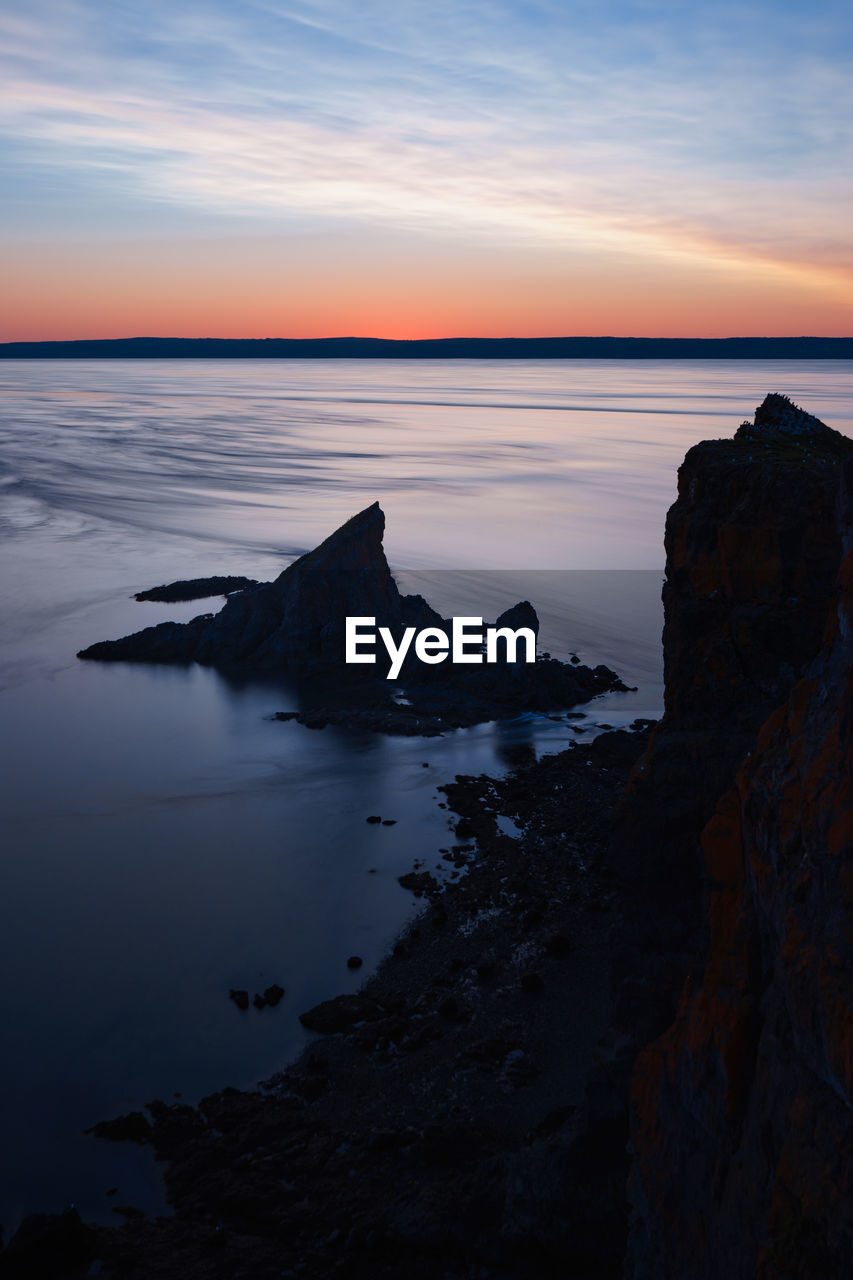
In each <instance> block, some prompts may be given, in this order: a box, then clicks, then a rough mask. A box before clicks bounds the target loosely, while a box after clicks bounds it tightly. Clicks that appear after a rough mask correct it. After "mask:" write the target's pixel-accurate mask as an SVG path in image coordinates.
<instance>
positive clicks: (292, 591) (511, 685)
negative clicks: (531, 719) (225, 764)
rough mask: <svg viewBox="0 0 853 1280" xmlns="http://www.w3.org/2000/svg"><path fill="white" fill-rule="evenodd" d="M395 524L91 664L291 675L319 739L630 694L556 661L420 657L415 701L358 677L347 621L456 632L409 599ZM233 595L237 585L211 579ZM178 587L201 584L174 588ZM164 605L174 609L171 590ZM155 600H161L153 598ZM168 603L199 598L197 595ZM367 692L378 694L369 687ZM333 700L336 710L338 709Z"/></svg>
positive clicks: (524, 619) (351, 534) (345, 538)
mask: <svg viewBox="0 0 853 1280" xmlns="http://www.w3.org/2000/svg"><path fill="white" fill-rule="evenodd" d="M384 529H385V516H384V514H383V512H382V510H381V508H380V506H379V504H378V503H377V502H374V503H373V505H372V506H370V507H368V508H366V510H364V511H361V512H359V514H358V515H356V516H353V518H352V519H351V520H348V521H347V523H346V524H344V525H342V526H341V528H340V529H338V530H337V531H336V532H335V533H333V534H332V535H331V537H329V538H327V539H326V541H325V542H323V543H322V544H321V545H320V546H319V547H317V548H316V549H315V550H314V551H310V552H308V554H307V555H304V556H302V557H301V558H300V559H299V560H296V561H295V562H294V563H293V564H291V565H289V566H288V567H287V568H286V569H285V570H284V571H283V572H282V573H281V574H279V576H278V577H277V578H276V580H275V581H274V582H268V583H261V584H260V585H255V586H251V587H249V588H247V589H245V590H240V591H236V592H235V593H234V594H231V595H229V596H228V599H227V602H226V604H225V605H224V607H223V608H222V609H221V610H220V612H219V613H217V614H211V613H207V614H202V615H200V616H199V617H197V618H193V619H192V621H191V622H187V623H177V622H164V623H161V624H160V625H159V626H156V627H147V628H146V629H145V630H144V631H138V632H136V633H135V634H134V635H130V636H124V637H123V638H122V639H120V640H106V641H101V642H100V643H98V644H93V645H90V646H89V648H88V649H84V650H83V651H82V652H81V653H79V654H78V657H80V658H88V659H95V660H98V661H101V662H172V663H176V662H177V663H187V662H199V663H203V664H206V665H208V666H216V667H219V668H222V669H223V670H225V671H227V672H230V673H237V674H244V673H254V672H264V673H275V672H286V673H288V674H289V675H291V676H295V677H297V678H305V677H308V678H309V680H308V681H307V682H306V683H303V688H302V692H303V696H304V699H305V704H306V705H304V706H303V707H301V708H300V710H299V711H293V712H281V713H279V717H278V718H279V719H283V720H290V719H296V720H299V721H300V722H301V723H303V724H307V725H309V727H312V728H323V727H324V726H325V725H327V724H341V725H350V726H352V727H355V728H359V729H365V730H368V731H377V732H378V731H381V732H387V733H407V734H423V733H428V734H435V733H441V732H443V731H444V730H446V729H451V728H459V727H461V726H464V725H471V724H477V723H479V722H481V721H483V720H489V719H497V718H500V717H506V716H512V715H517V714H518V713H519V712H521V711H533V710H540V711H547V710H551V709H556V708H560V707H563V708H565V707H571V706H575V705H576V704H577V703H580V702H586V701H589V699H590V698H593V697H595V695H596V694H599V693H603V692H605V691H608V690H624V689H625V686H624V685H623V684H622V683H621V681H620V680H619V678H618V676H617V675H616V673H615V672H613V671H610V670H609V668H607V667H605V666H603V665H599V666H597V667H595V668H589V667H585V666H575V665H571V664H569V663H563V662H559V661H557V660H556V659H553V658H549V657H547V656H543V657H541V658H540V659H539V660H537V661H536V662H535V663H526V662H524V661H522V660H521V657H520V655H519V656H518V660H517V661H512V662H511V661H508V657H509V655H508V654H506V652H505V651H502V650H501V648H500V646H499V647H498V658H499V661H498V662H497V663H495V664H485V663H484V664H482V665H481V666H479V667H477V666H469V665H461V664H460V665H458V666H457V665H456V664H454V663H453V662H452V661H450V660H447V661H445V662H444V663H441V664H440V665H433V666H430V665H427V664H424V663H421V662H419V661H418V660H417V659H416V658H415V657H414V655H413V651H412V650H410V652H409V656H408V657H407V658H406V661H405V663H404V665H403V668H402V673H401V681H402V684H403V686H404V687H405V692H406V694H407V699H406V702H405V704H400V703H399V702H398V701H396V700H395V698H394V697H393V692H394V690H395V689H396V690H399V688H400V685H399V684H396V685H395V683H394V682H392V681H386V680H385V678H384V677H385V672H386V669H387V663H386V665H385V666H383V665H382V661H381V659H380V660H378V661H377V663H376V664H375V665H355V666H349V667H346V666H345V664H344V653H345V622H346V619H347V617H370V618H374V619H375V625H376V627H387V628H389V630H390V631H391V632H392V633H393V635H394V637H395V638H396V639H397V640H398V641H399V638H400V636H401V634H402V632H403V631H404V629H405V628H406V627H414V628H416V629H418V630H419V629H421V628H423V627H439V628H441V629H442V630H444V631H445V632H449V630H450V625H449V623H448V622H446V621H444V620H443V619H442V618H441V615H440V614H438V613H437V612H436V611H435V610H434V609H432V608H431V607H430V605H429V604H427V602H426V600H424V599H423V597H422V596H419V595H411V596H404V595H401V594H400V592H399V590H398V589H397V584H396V582H395V581H394V578H393V576H392V574H391V570H390V569H389V567H388V562H387V560H386V559H385V552H384V550H383V547H382V537H383V533H384ZM199 581H200V582H202V583H203V584H205V583H207V584H209V583H211V582H213V583H215V584H218V585H219V586H220V588H221V586H222V584H223V583H227V582H229V581H231V580H229V579H202V580H199ZM173 586H174V587H176V588H186V587H190V588H192V587H193V583H192V582H190V583H177V584H173ZM157 590H158V594H157V598H158V599H165V598H167V597H166V596H164V595H163V594H162V592H163V591H166V592H170V591H171V588H159V589H157ZM146 595H147V598H153V597H152V593H146ZM168 598H187V597H186V596H185V595H184V596H180V597H176V596H173V595H170V596H168ZM496 625H497V626H499V627H511V628H512V629H514V630H515V629H517V628H519V627H529V628H530V629H531V630H532V631H533V634H534V636H536V635H538V632H539V619H538V617H537V615H536V610H535V609H534V608H533V606H532V605H531V604H530V602H529V601H527V600H524V601H521V602H520V603H519V604H516V605H514V606H513V607H512V608H511V609H507V610H506V611H505V612H504V613H502V614H501V615H500V617H499V618H498V621H497V624H496ZM365 686H367V688H365ZM330 699H331V700H330Z"/></svg>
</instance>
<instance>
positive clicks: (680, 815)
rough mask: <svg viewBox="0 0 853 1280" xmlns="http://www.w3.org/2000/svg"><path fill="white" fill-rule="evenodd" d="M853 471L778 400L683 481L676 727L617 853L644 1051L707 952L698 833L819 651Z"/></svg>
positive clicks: (625, 821) (846, 450)
mask: <svg viewBox="0 0 853 1280" xmlns="http://www.w3.org/2000/svg"><path fill="white" fill-rule="evenodd" d="M850 457H853V440H850V439H848V438H847V437H846V436H843V435H841V434H840V433H839V432H837V431H833V430H832V429H831V428H829V427H827V426H825V425H824V424H823V423H821V422H819V421H818V419H816V418H813V417H811V416H810V415H809V414H807V413H804V412H803V411H802V410H799V409H797V408H796V406H794V405H792V404H791V402H790V401H789V400H787V399H786V398H785V397H783V396H777V395H770V396H768V397H767V398H766V399H765V401H764V403H763V404H762V405H761V406H760V408H759V409H758V410H757V411H756V415H755V422H754V423H744V424H743V425H742V426H741V427H740V429H739V430H738V431H737V433H736V435H735V437H734V439H733V440H710V441H705V442H704V443H702V444H699V445H696V446H695V447H694V448H692V449H691V450H690V451H689V452H688V454H687V456H686V458H685V460H684V462H683V464H682V466H681V468H680V469H679V473H678V498H677V501H676V502H675V503H674V504H673V506H672V507H671V508H670V511H669V513H668V515H667V521H666V534H665V545H666V581H665V584H664V591H663V599H664V619H665V621H664V633H663V647H664V676H665V713H664V716H663V719H662V720H661V722H660V724H659V725H658V727H657V729H656V730H655V732H654V733H653V735H652V740H651V742H650V744H649V748H648V750H647V752H646V753H645V755H644V757H643V759H642V760H641V761H640V762H639V764H638V766H637V768H636V769H635V770H634V772H633V774H632V777H631V780H630V782H629V786H628V789H627V791H626V795H625V797H624V799H623V802H622V804H621V806H620V813H619V816H618V818H617V824H616V837H615V842H614V850H615V852H614V858H615V863H616V867H617V871H618V874H619V876H620V880H621V883H622V885H623V889H624V890H625V896H626V899H627V901H628V902H629V903H630V904H631V906H630V909H629V911H628V912H627V914H626V920H625V942H626V947H625V949H624V952H623V954H622V956H621V964H622V972H621V973H620V974H619V978H620V991H621V995H620V1000H621V1002H622V1004H623V1006H624V1016H625V1021H626V1026H628V1027H629V1028H630V1029H631V1031H632V1033H633V1034H634V1035H635V1036H636V1035H639V1036H640V1037H641V1038H642V1039H649V1038H651V1036H653V1035H655V1034H658V1033H659V1032H660V1031H661V1030H662V1029H663V1027H664V1026H665V1025H666V1023H667V1022H668V1021H669V1019H670V1018H671V1017H672V1015H673V1013H674V1010H675V1002H676V1000H677V997H678V992H679V989H680V985H681V980H682V979H683V977H684V974H685V972H686V969H687V967H689V966H690V965H692V964H693V962H694V958H695V952H696V948H697V940H698V945H700V946H701V945H702V940H701V933H702V927H703V920H704V915H705V911H704V903H703V896H702V872H701V870H700V858H699V852H698V851H699V836H700V833H701V830H702V828H703V827H704V825H705V823H706V822H707V821H708V819H709V818H710V817H711V814H712V812H713V810H714V806H715V805H716V802H717V800H718V799H719V798H720V796H721V795H722V794H723V792H724V791H726V790H727V789H728V788H729V787H730V786H731V785H732V783H733V781H734V778H735V773H736V771H737V768H738V766H739V765H740V762H741V761H742V760H743V759H744V757H745V755H746V753H747V752H748V751H750V750H752V748H753V747H754V745H755V739H756V735H757V733H758V730H759V728H760V726H761V725H762V724H763V722H764V721H765V720H766V719H767V717H768V715H770V713H771V712H772V711H773V710H774V709H775V708H776V707H778V706H779V705H780V704H781V703H782V702H783V701H784V699H785V698H786V697H787V695H788V693H789V692H790V690H791V688H792V687H793V685H794V683H795V682H796V681H797V680H798V679H799V677H800V676H801V675H802V674H803V673H804V672H805V670H806V668H807V666H808V664H809V663H810V662H811V661H812V660H813V659H814V658H815V657H816V655H817V653H818V651H819V650H820V647H821V643H822V637H823V632H824V626H825V622H826V618H827V615H828V612H829V610H830V607H831V606H832V604H833V602H834V599H835V589H836V587H835V584H836V578H837V574H838V569H839V565H840V562H841V555H842V538H841V532H840V529H839V523H838V518H837V504H838V490H839V477H840V472H841V466H842V463H843V461H844V459H845V458H850ZM634 995H636V996H637V999H636V1001H634ZM641 1024H642V1025H641Z"/></svg>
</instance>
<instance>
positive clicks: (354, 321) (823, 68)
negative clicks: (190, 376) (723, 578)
mask: <svg viewBox="0 0 853 1280" xmlns="http://www.w3.org/2000/svg"><path fill="white" fill-rule="evenodd" d="M851 62H853V6H851V5H850V4H849V0H845V3H836V2H835V0H815V2H814V3H812V4H810V5H805V4H803V3H802V0H795V2H792V0H758V2H755V3H751V2H750V0H743V2H741V3H728V2H727V0H720V2H717V0H685V2H684V3H682V2H681V0H668V2H663V3H660V2H656V0H589V2H587V0H430V2H429V3H421V2H420V0H417V2H413V0H358V2H357V3H356V2H355V0H350V2H346V0H296V2H294V3H290V2H289V0H145V3H140V2H139V0H27V3H26V4H23V3H14V4H9V3H8V2H7V4H6V5H5V6H3V8H2V9H0V193H2V194H0V277H2V281H3V284H2V303H0V340H4V341H8V340H20V339H53V338H77V337H127V336H133V335H139V334H160V335H175V336H192V337H199V336H219V337H323V336H332V335H344V334H347V335H348V334H361V335H371V336H382V337H391V338H418V337H447V336H463V335H477V336H509V335H516V336H537V335H544V334H563V335H580V334H584V335H588V334H618V335H631V334H633V335H641V336H661V335H672V336H696V337H715V336H729V335H749V334H768V335H773V334H795V335H797V334H825V335H851V334H853V241H851V234H850V233H851V227H853V66H851Z"/></svg>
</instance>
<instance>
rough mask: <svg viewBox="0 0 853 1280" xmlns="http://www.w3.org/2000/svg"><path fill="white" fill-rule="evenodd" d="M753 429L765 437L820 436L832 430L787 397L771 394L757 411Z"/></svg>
mask: <svg viewBox="0 0 853 1280" xmlns="http://www.w3.org/2000/svg"><path fill="white" fill-rule="evenodd" d="M752 429H753V431H756V432H757V431H761V432H762V433H763V434H765V435H785V436H804V435H812V434H815V433H816V434H820V433H821V432H823V431H828V430H829V429H830V428H829V427H827V425H826V423H824V422H821V420H820V418H816V417H815V416H814V414H811V413H806V411H805V409H801V408H800V406H799V405H798V404H794V402H793V400H789V399H788V397H787V396H780V395H777V394H776V393H775V392H771V393H770V395H768V396H765V397H764V402H763V403H762V404H760V405H759V406H758V408H757V409H756V410H755V422H754V424H753V428H752Z"/></svg>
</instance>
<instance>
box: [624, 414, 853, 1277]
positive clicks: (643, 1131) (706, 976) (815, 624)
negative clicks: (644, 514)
mask: <svg viewBox="0 0 853 1280" xmlns="http://www.w3.org/2000/svg"><path fill="white" fill-rule="evenodd" d="M736 442H737V443H736V445H735V449H736V451H737V452H736V454H735V459H736V461H735V462H734V465H732V464H731V463H730V464H729V466H728V467H725V466H721V467H720V468H719V469H718V470H717V472H716V474H715V473H714V471H713V469H712V467H709V466H708V464H707V454H706V466H705V469H704V473H703V474H702V477H701V480H700V482H699V485H697V486H696V488H695V489H694V497H693V503H694V505H693V507H692V511H691V513H690V516H691V518H687V512H686V511H684V512H683V513H682V516H681V518H678V517H677V518H676V520H674V521H673V524H672V526H671V527H672V529H673V531H675V532H676V538H675V539H674V545H673V546H672V547H671V550H672V551H673V552H674V551H675V547H678V548H679V549H680V551H679V554H680V556H681V557H682V558H681V561H680V563H679V564H678V565H677V567H676V566H674V568H676V573H675V574H674V575H673V578H672V579H671V587H670V589H669V597H668V601H667V626H668V627H670V625H671V624H672V629H671V633H670V647H669V652H668V664H669V666H668V682H669V684H668V691H667V716H666V717H665V719H664V722H663V724H662V725H661V727H660V729H659V730H658V731H656V734H655V735H654V736H653V739H652V743H651V745H650V748H649V752H648V753H647V758H646V760H645V761H644V765H645V772H650V771H652V772H653V773H654V775H655V777H656V778H657V780H658V786H659V788H660V786H661V784H662V783H664V782H665V777H662V774H661V769H662V764H661V757H660V755H659V756H658V759H657V760H655V759H654V752H655V749H656V739H657V751H658V752H660V750H661V747H662V746H663V745H665V742H662V739H664V734H665V732H667V731H668V732H669V733H673V732H674V731H675V729H676V728H677V727H681V726H684V727H683V728H682V730H681V733H682V737H681V741H682V744H683V743H684V742H685V741H690V740H694V741H695V740H696V736H697V735H698V734H699V733H700V732H701V725H702V724H703V721H704V725H705V734H706V750H707V752H708V756H709V759H710V762H711V769H710V775H709V777H708V780H707V782H706V785H705V788H704V791H703V792H702V795H701V799H702V804H701V805H700V804H698V803H696V801H695V800H694V809H693V819H692V821H691V824H690V826H689V827H688V829H687V832H686V835H687V839H686V840H683V841H682V845H681V852H682V855H683V857H684V858H685V859H691V858H693V857H694V854H695V852H696V846H695V845H694V836H693V832H694V830H695V820H696V818H698V817H699V816H700V814H701V812H702V809H703V807H704V805H705V804H706V803H707V801H708V799H709V798H710V794H711V791H712V790H713V787H715V786H720V784H721V782H722V783H727V784H728V785H727V786H723V787H721V790H722V791H723V792H724V794H722V796H720V797H719V798H718V800H717V803H716V806H715V807H714V812H713V814H712V816H710V820H709V821H708V822H707V824H706V825H705V828H704V831H703V832H702V836H701V860H699V859H696V862H695V865H696V867H697V868H698V869H699V872H700V873H701V875H702V877H703V880H704V883H705V887H706V889H705V893H704V894H700V893H699V892H698V891H697V893H696V897H695V902H696V903H697V904H698V905H699V907H700V918H701V920H702V922H703V923H704V930H703V931H702V933H701V937H702V939H703V942H704V945H703V947H702V950H701V953H700V954H699V955H698V956H697V963H696V964H695V965H694V968H693V972H692V973H691V974H690V975H688V976H687V977H686V978H684V975H683V971H682V974H681V976H682V979H683V983H682V986H681V991H680V1000H679V1003H678V1008H677V1013H676V1015H675V1017H674V1019H673V1021H672V1022H671V1024H670V1026H669V1027H668V1029H667V1030H665V1031H664V1033H663V1034H662V1035H660V1036H659V1038H657V1039H655V1040H653V1041H652V1043H651V1044H649V1045H648V1046H647V1047H646V1048H645V1049H644V1050H643V1052H642V1053H641V1054H640V1057H639V1059H638V1060H637V1063H636V1066H635V1068H634V1072H633V1083H632V1096H633V1107H632V1130H631V1143H632V1148H633V1151H634V1153H635V1154H634V1159H633V1164H632V1169H631V1175H630V1181H629V1195H630V1199H631V1202H632V1226H631V1234H630V1240H629V1248H628V1256H627V1263H626V1271H625V1274H626V1276H627V1277H630V1278H631V1280H645V1277H647V1276H649V1275H655V1276H659V1277H661V1280H676V1278H677V1280H683V1278H684V1277H689V1278H690V1280H713V1278H714V1277H717V1276H720V1275H728V1276H732V1277H734V1278H735V1280H740V1278H741V1277H742V1278H743V1280H746V1277H749V1278H750V1280H752V1278H753V1277H758V1278H759V1280H774V1278H775V1277H777V1276H782V1275H784V1276H786V1277H789V1278H790V1280H810V1277H812V1276H818V1275H819V1276H821V1277H822V1278H825V1280H841V1278H842V1277H846V1276H849V1275H851V1274H853V1208H851V1206H853V1173H851V1170H853V1119H851V1115H853V1015H851V1009H853V930H852V929H851V925H853V892H851V884H852V883H853V877H851V874H850V864H851V861H853V784H852V783H851V779H853V675H851V671H852V670H853V550H849V551H847V555H846V559H845V560H844V562H843V565H842V567H841V569H840V573H838V575H837V577H836V568H837V566H838V562H839V560H840V559H841V555H842V552H843V551H844V549H846V548H850V547H851V545H853V533H851V525H853V502H851V497H850V491H851V486H853V460H851V459H853V441H850V440H848V439H847V438H846V437H844V436H841V435H839V434H838V433H836V432H831V431H830V429H829V428H827V427H825V426H824V424H822V423H820V422H819V421H818V420H817V419H815V418H812V417H811V416H810V415H808V414H805V413H804V412H803V411H802V410H798V409H797V408H796V406H793V405H791V403H790V402H789V401H786V400H785V399H784V397H777V396H773V397H768V399H767V400H766V401H765V403H764V405H763V406H762V407H761V409H759V411H758V412H757V414H756V422H755V424H754V426H753V427H751V428H749V429H744V428H742V429H741V431H739V432H738V436H737V437H736ZM780 442H781V444H782V445H783V446H784V447H783V449H781V450H780V449H779V445H780ZM757 445H759V446H760V447H761V448H762V449H763V450H766V452H764V453H762V455H761V460H760V464H758V465H760V466H761V467H763V468H765V469H766V471H767V475H766V477H765V479H764V481H763V483H762V482H761V480H760V477H759V476H757V475H756V473H755V466H756V464H757V461H758V459H757V455H756V452H755V450H756V446H757ZM726 447H727V448H728V449H729V451H730V456H731V449H732V446H731V445H728V446H726ZM700 449H702V450H707V449H708V446H700ZM745 449H747V450H749V451H750V452H749V454H748V455H747V457H744V456H743V451H744V450H745ZM691 452H693V451H691ZM750 455H751V456H750ZM689 459H690V455H688V460H689ZM712 461H713V458H712ZM694 478H695V476H694V475H691V476H690V477H689V479H690V480H692V479H694ZM842 478H843V480H844V481H845V483H843V484H842V483H840V481H841V480H842ZM699 489H701V494H702V495H703V497H700V496H699V493H698V492H697V490H699ZM722 490H725V492H726V493H727V494H728V495H729V513H728V517H727V519H726V520H725V522H723V523H721V524H720V525H719V527H718V529H717V531H716V537H715V540H714V542H713V543H712V544H711V545H710V546H709V545H708V541H707V539H706V538H705V535H704V534H703V529H706V528H708V525H707V523H706V522H708V521H709V517H710V516H711V514H712V512H713V511H714V509H715V507H717V503H716V502H715V495H717V496H720V495H721V491H722ZM839 495H840V496H839ZM683 496H684V495H682V497H680V499H679V503H681V502H682V500H683ZM700 503H701V504H702V505H701V506H700V505H697V504H700ZM836 504H838V505H836ZM677 505H678V504H677ZM717 509H718V507H717ZM839 513H840V514H839ZM697 540H698V541H699V544H700V545H699V546H697V545H696V543H697ZM703 547H704V551H703V549H702V548H703ZM703 555H704V559H703ZM700 582H701V584H702V588H703V597H702V599H699V598H698V592H697V587H698V584H699V583H700ZM714 590H716V591H717V592H718V593H719V595H720V596H721V597H722V600H721V604H720V606H718V611H717V610H716V609H715V608H714V606H713V605H709V604H707V603H705V602H708V601H709V600H710V599H711V593H712V592H713V591H714ZM701 621H704V626H701V627H700V626H699V625H697V624H698V623H700V622H701ZM691 652H694V653H695V659H694V661H693V662H691V660H690V653H691ZM700 664H701V665H700ZM798 677H800V678H799V679H798ZM711 701H715V702H716V703H717V704H718V705H719V707H720V710H721V711H722V712H723V713H725V715H726V717H727V719H728V722H729V725H730V736H729V741H728V744H726V741H725V734H726V721H725V720H723V719H722V718H721V716H720V715H719V714H717V715H715V714H714V713H713V712H712V710H711V707H710V702H711ZM768 704H769V705H768ZM774 707H775V708H776V709H775V710H774ZM768 713H769V714H768ZM759 715H760V716H761V718H762V719H763V720H764V723H763V725H762V726H761V728H760V731H758V732H756V731H755V730H752V731H751V726H752V724H753V722H754V720H755V718H756V717H757V716H759ZM667 721H668V724H667ZM715 738H716V740H715ZM745 745H746V749H745V750H744V746H745ZM737 751H739V752H740V755H741V758H742V763H741V767H740V769H739V770H738V771H737V775H736V778H735V770H736V768H737V765H736V763H734V764H733V763H732V759H731V757H732V755H733V754H734V753H735V752H737ZM664 759H666V757H664ZM669 759H670V762H671V757H669ZM681 777H682V781H683V778H684V775H683V774H682V775H681ZM732 783H733V784H734V785H731V784H732ZM644 785H647V784H645V780H644V779H636V778H635V783H634V789H633V797H634V798H636V797H637V795H638V793H639V792H640V791H641V790H642V788H643V786H644ZM631 803H632V797H631V796H629V797H628V800H627V805H628V806H630V804H631ZM676 847H677V846H676V842H675V840H674V838H673V836H672V835H670V838H669V845H668V851H669V853H670V854H674V852H675V850H676ZM693 914H694V917H695V912H694V913H693ZM670 936H671V935H670ZM660 958H661V960H662V961H665V960H666V959H667V957H666V952H665V950H662V952H661V957H660ZM679 967H680V966H679V965H677V964H676V965H671V968H672V969H674V970H675V973H676V974H677V973H678V972H679ZM635 1007H636V1005H635ZM623 1013H624V1009H623Z"/></svg>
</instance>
